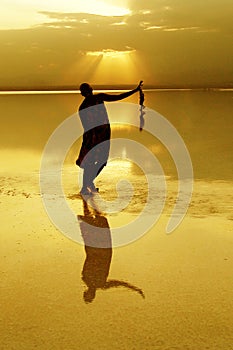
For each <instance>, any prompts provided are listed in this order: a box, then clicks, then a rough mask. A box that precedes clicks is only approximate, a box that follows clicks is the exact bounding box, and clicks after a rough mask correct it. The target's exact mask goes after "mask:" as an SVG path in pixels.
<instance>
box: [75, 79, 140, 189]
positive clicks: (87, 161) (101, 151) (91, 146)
mask: <svg viewBox="0 0 233 350" xmlns="http://www.w3.org/2000/svg"><path fill="white" fill-rule="evenodd" d="M141 86H142V81H141V82H140V83H139V85H138V86H137V87H136V89H134V90H130V91H128V92H124V93H121V94H118V95H110V94H106V93H99V94H93V89H92V87H91V86H90V85H89V84H87V83H83V84H81V85H80V91H81V94H82V96H84V97H85V99H84V101H83V102H82V104H81V105H80V107H79V116H80V119H81V123H82V126H83V129H84V134H83V142H82V146H81V150H80V153H79V156H78V159H77V160H76V164H77V165H78V166H79V167H81V168H83V170H84V172H83V187H82V189H81V192H80V193H81V194H84V195H86V194H92V193H94V192H96V191H97V189H96V188H95V185H94V182H93V181H94V179H95V178H96V177H97V176H98V175H99V173H100V172H101V171H102V169H103V168H104V167H105V166H106V164H107V160H108V156H109V149H110V137H111V129H110V123H109V119H108V114H107V110H106V108H105V105H104V102H105V101H106V102H110V101H120V100H122V99H124V98H127V97H129V96H131V95H133V94H134V93H136V92H138V91H140V90H141ZM91 150H92V151H91Z"/></svg>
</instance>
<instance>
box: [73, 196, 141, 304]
mask: <svg viewBox="0 0 233 350" xmlns="http://www.w3.org/2000/svg"><path fill="white" fill-rule="evenodd" d="M83 211H84V215H77V218H78V221H79V225H80V229H81V233H82V237H83V240H84V244H85V252H86V259H85V262H84V265H83V270H82V280H83V282H84V283H85V284H86V286H87V289H86V290H85V291H84V293H83V299H84V301H85V303H91V302H92V301H93V300H94V299H95V296H96V292H97V290H98V289H101V290H107V289H110V288H117V287H124V288H127V289H129V290H132V291H135V292H137V293H138V294H140V295H141V296H142V297H143V298H145V296H144V293H143V291H142V290H141V289H140V288H138V287H136V286H134V285H132V284H130V283H128V282H125V281H121V280H117V279H108V275H109V270H110V266H111V261H112V254H113V251H112V239H111V230H110V227H109V224H108V220H107V218H106V217H105V216H104V215H103V214H102V213H100V212H98V211H97V210H95V209H93V208H92V207H91V206H90V205H88V203H87V201H86V200H84V199H83ZM98 228H102V229H103V230H98Z"/></svg>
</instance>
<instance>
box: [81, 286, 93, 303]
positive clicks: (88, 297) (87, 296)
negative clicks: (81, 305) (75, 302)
mask: <svg viewBox="0 0 233 350" xmlns="http://www.w3.org/2000/svg"><path fill="white" fill-rule="evenodd" d="M95 293H96V288H90V287H89V288H88V289H87V290H85V291H84V292H83V300H84V301H85V303H86V304H89V303H91V302H92V301H93V300H94V299H95Z"/></svg>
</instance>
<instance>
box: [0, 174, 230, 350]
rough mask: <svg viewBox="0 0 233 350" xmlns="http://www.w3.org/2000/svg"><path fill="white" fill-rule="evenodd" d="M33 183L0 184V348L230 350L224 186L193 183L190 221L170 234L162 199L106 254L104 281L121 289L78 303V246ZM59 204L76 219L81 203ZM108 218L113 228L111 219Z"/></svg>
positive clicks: (81, 257)
mask: <svg viewBox="0 0 233 350" xmlns="http://www.w3.org/2000/svg"><path fill="white" fill-rule="evenodd" d="M19 178H20V179H21V180H20V181H22V182H21V184H20V183H19ZM17 179H18V180H17ZM37 180H38V177H37V174H34V175H33V176H32V177H31V175H30V176H29V175H27V174H24V175H22V174H21V176H19V177H18V178H17V177H14V176H6V174H5V175H4V177H3V178H2V179H1V192H2V193H1V202H2V204H3V205H4V212H3V216H2V220H1V227H2V232H3V234H2V235H1V270H0V273H1V296H0V300H1V312H0V314H1V316H0V321H1V326H0V327H1V348H2V349H4V350H8V349H16V350H20V349H24V350H25V349H35V348H38V349H41V350H45V349H46V350H48V349H69V350H72V349H95V348H96V349H161V350H165V349H166V350H168V349H170V350H172V349H180V350H196V349H211V350H214V349H216V350H217V349H218V350H219V349H221V350H225V349H226V350H228V349H233V346H232V344H233V336H232V334H233V333H232V330H233V317H232V316H233V312H232V310H233V279H232V271H233V235H232V231H233V225H232V219H233V218H232V213H231V211H230V210H229V209H230V207H229V205H230V204H229V203H228V202H226V200H227V198H229V199H230V198H231V188H232V186H231V184H230V183H227V182H215V183H208V182H204V181H202V182H196V183H195V188H194V194H193V201H192V203H191V206H190V209H189V212H188V215H186V217H185V219H184V220H183V222H182V223H181V225H180V226H179V227H178V228H177V229H176V230H175V231H174V232H173V233H172V234H171V235H166V234H165V227H166V224H167V221H168V216H169V208H170V206H171V205H172V201H171V202H169V201H168V204H167V207H166V208H165V211H164V213H163V215H162V216H161V218H160V219H159V221H158V223H157V224H156V225H155V226H154V227H153V228H152V229H151V230H150V231H149V232H148V233H147V234H146V235H144V236H143V237H142V238H140V239H139V240H137V241H135V242H134V243H132V244H129V245H127V246H124V247H120V248H115V249H113V251H112V258H111V261H110V266H109V274H108V277H107V280H114V281H121V282H124V283H125V286H123V285H119V286H118V287H116V286H115V287H114V286H113V287H112V288H109V289H101V288H98V289H97V291H96V296H95V298H94V300H93V301H92V302H91V303H85V302H84V300H83V293H84V291H85V290H86V286H85V283H84V282H83V281H82V271H83V268H84V262H85V258H86V253H85V249H84V246H82V245H80V244H78V243H75V242H73V241H71V240H69V239H68V238H66V237H65V236H63V235H62V234H61V233H60V232H58V230H56V229H55V227H54V226H53V224H52V223H51V222H50V221H49V218H48V217H47V215H46V213H45V211H44V208H43V205H42V201H41V197H40V194H39V188H38V183H37ZM30 181H31V182H30ZM29 182H30V183H31V185H30V186H29ZM17 184H18V185H17ZM23 184H24V185H25V189H26V188H27V189H28V191H26V190H25V189H24V186H23ZM172 186H173V184H172V182H171V183H170V188H171V189H172ZM174 186H175V184H174ZM174 190H175V189H174ZM221 194H222V199H223V198H225V202H224V199H223V200H222V202H221V200H220V197H221ZM67 200H68V201H69V203H70V205H71V207H73V208H75V209H74V210H77V214H81V215H83V212H82V206H81V204H80V203H81V202H80V201H79V202H78V201H75V200H74V199H69V198H68V199H67ZM208 200H209V202H208ZM78 203H79V204H78ZM169 203H170V204H169ZM213 203H215V209H216V210H215V211H214V210H213V209H211V208H212V205H213ZM220 209H221V210H220ZM122 216H123V217H124V218H126V219H127V220H131V219H134V217H135V213H132V212H127V211H125V212H124V213H123V214H121V217H122ZM123 217H122V218H121V220H123ZM106 218H107V219H108V222H109V224H110V229H111V223H112V222H116V221H117V218H116V217H115V219H114V220H115V221H114V220H112V219H111V217H106ZM100 261H102V263H103V264H104V261H103V259H102V260H100ZM102 263H101V262H100V265H101V264H102ZM104 268H105V267H104V266H103V267H101V266H100V272H97V273H100V274H101V269H104ZM98 271H99V270H98ZM129 285H130V286H134V287H135V288H138V290H141V291H142V293H141V294H140V293H139V292H137V290H134V289H130V288H129V287H128V286H129ZM143 295H144V298H143Z"/></svg>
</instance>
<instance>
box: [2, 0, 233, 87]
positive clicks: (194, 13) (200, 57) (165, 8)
mask: <svg viewBox="0 0 233 350" xmlns="http://www.w3.org/2000/svg"><path fill="white" fill-rule="evenodd" d="M232 18H233V3H232V0H221V1H219V0H205V1H203V0H143V1H139V0H124V1H123V0H101V1H99V0H85V1H83V0H66V1H64V0H56V1H54V0H50V1H47V0H1V2H0V49H1V55H0V70H1V80H0V87H1V88H2V87H9V88H14V87H27V88H32V89H33V88H36V87H40V86H43V87H44V86H57V87H64V86H70V85H72V86H76V85H77V86H79V84H80V83H81V82H84V81H87V82H90V83H92V84H95V85H112V86H114V85H126V84H132V85H133V84H134V85H135V84H137V83H138V81H139V80H141V79H142V80H144V82H145V85H148V86H149V85H152V86H166V87H176V86H231V85H232V83H233V60H232V57H233V45H232V42H233V41H232V38H233V35H232V33H233V21H232Z"/></svg>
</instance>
